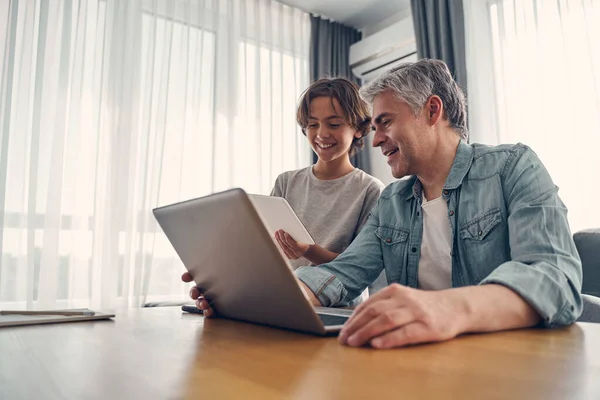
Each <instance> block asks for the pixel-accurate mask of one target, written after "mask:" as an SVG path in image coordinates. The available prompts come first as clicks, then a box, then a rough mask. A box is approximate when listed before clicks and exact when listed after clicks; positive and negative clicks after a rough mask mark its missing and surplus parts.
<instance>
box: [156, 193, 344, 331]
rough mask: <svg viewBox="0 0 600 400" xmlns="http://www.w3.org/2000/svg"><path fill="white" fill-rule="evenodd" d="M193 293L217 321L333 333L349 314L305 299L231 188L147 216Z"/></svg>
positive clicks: (246, 202)
mask: <svg viewBox="0 0 600 400" xmlns="http://www.w3.org/2000/svg"><path fill="white" fill-rule="evenodd" d="M153 213H154V216H155V218H156V220H157V221H158V224H159V225H160V227H161V228H162V230H163V231H164V232H165V234H166V236H167V238H168V239H169V241H170V242H171V244H172V245H173V247H174V249H175V251H176V252H177V255H178V256H179V258H181V261H182V262H183V264H184V266H185V267H186V268H187V270H188V271H189V272H190V273H191V274H192V275H193V276H194V280H195V282H196V284H197V285H198V287H199V288H200V289H201V290H202V292H203V293H204V295H205V296H206V298H208V299H210V301H211V302H212V306H213V308H214V309H215V311H216V312H217V314H218V315H219V316H221V317H225V318H231V319H235V320H240V321H246V322H251V323H256V324H262V325H268V326H272V327H277V328H284V329H290V330H295V331H301V332H307V333H313V334H317V335H335V334H337V333H338V332H339V331H340V329H341V328H342V325H343V324H344V322H346V320H347V319H348V318H349V317H350V314H351V311H350V310H342V309H335V308H326V307H318V308H315V307H313V306H312V304H311V303H310V302H309V301H308V299H306V297H305V296H304V294H303V293H302V290H301V289H300V286H299V285H298V281H297V278H296V277H295V275H294V274H293V272H292V268H291V265H290V264H289V262H288V260H287V258H286V257H285V256H284V255H283V254H282V253H281V252H280V250H279V249H278V247H277V244H276V243H275V239H274V238H273V237H272V236H271V234H270V233H269V231H268V229H267V228H266V226H265V225H264V223H263V221H262V219H261V217H260V216H259V214H258V212H257V210H256V208H255V207H254V204H253V203H252V201H251V200H250V198H249V197H248V195H247V194H246V192H244V191H243V190H242V189H231V190H227V191H224V192H220V193H215V194H211V195H209V196H206V197H202V198H198V199H194V200H188V201H184V202H181V203H177V204H172V205H169V206H165V207H159V208H156V209H154V210H153Z"/></svg>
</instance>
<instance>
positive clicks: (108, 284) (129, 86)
mask: <svg viewBox="0 0 600 400" xmlns="http://www.w3.org/2000/svg"><path fill="white" fill-rule="evenodd" d="M309 34H310V22H309V17H308V15H307V14H305V13H303V12H300V11H298V10H295V9H292V8H290V7H287V6H283V5H281V4H280V3H277V2H274V1H270V0H213V1H210V0H204V1H203V0H177V1H171V0H162V1H161V0H154V1H150V0H147V1H142V0H128V1H116V0H81V1H77V0H63V1H60V0H53V1H47V0H21V1H15V0H12V1H2V2H0V54H1V55H2V63H1V64H0V99H1V101H0V253H1V257H2V258H1V260H0V261H1V264H0V303H2V305H3V306H17V307H28V308H51V307H85V306H88V307H97V308H113V307H123V306H139V305H141V304H143V303H144V302H145V301H152V300H170V299H185V298H186V294H187V288H186V286H185V285H183V284H182V283H181V282H180V280H179V277H180V275H181V272H183V270H184V269H183V266H182V265H181V264H180V262H179V260H178V259H177V257H176V255H175V253H174V251H173V250H172V248H171V246H170V245H169V244H168V242H167V241H166V238H165V237H164V235H163V234H162V232H161V231H160V230H159V229H158V227H157V225H156V224H155V221H154V219H153V217H152V214H151V209H152V208H154V207H156V206H157V205H165V204H168V203H172V202H176V201H179V200H184V199H188V198H192V197H197V196H202V195H206V194H208V193H211V192H214V191H218V190H222V189H226V188H229V187H234V186H239V187H243V188H245V189H246V190H247V191H249V192H258V193H268V192H269V191H270V189H271V185H272V183H273V182H274V179H275V177H276V176H277V174H278V173H280V172H282V171H284V170H288V169H293V168H300V167H302V166H306V165H309V163H310V150H309V147H308V145H307V143H306V142H305V140H304V139H303V137H302V134H301V132H300V131H299V130H298V129H297V127H296V124H295V106H296V101H297V99H298V98H299V96H300V94H301V91H302V90H303V89H304V88H305V87H306V86H307V84H308V43H309ZM223 240H226V238H223Z"/></svg>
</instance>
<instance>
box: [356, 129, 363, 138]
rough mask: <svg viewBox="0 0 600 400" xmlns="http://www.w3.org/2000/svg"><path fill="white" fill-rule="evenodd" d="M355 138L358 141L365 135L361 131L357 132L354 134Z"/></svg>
mask: <svg viewBox="0 0 600 400" xmlns="http://www.w3.org/2000/svg"><path fill="white" fill-rule="evenodd" d="M354 137H355V138H357V139H360V138H361V137H363V134H362V132H360V131H356V132H354Z"/></svg>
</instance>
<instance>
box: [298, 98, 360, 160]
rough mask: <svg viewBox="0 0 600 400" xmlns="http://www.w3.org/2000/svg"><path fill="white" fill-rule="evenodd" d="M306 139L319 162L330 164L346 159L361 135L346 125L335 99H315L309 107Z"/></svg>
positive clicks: (340, 108) (344, 117)
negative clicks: (356, 139)
mask: <svg viewBox="0 0 600 400" xmlns="http://www.w3.org/2000/svg"><path fill="white" fill-rule="evenodd" d="M306 137H307V138H308V141H309V143H310V146H311V147H312V149H313V150H314V152H315V153H316V154H317V156H318V157H319V160H321V161H323V162H332V161H335V160H337V159H339V158H340V157H346V156H347V154H348V151H349V150H350V147H351V146H352V141H353V140H354V138H355V137H357V138H360V137H361V134H360V132H357V131H356V130H354V129H353V128H352V127H351V126H350V125H348V123H347V122H346V116H345V115H344V114H343V112H342V107H341V106H340V103H339V102H338V100H337V99H335V98H331V97H317V98H315V99H313V100H312V101H311V102H310V105H309V116H308V126H307V127H306Z"/></svg>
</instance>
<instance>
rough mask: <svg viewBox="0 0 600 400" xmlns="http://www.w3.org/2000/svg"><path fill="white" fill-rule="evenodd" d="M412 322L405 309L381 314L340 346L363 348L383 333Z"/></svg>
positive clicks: (412, 318) (409, 314)
mask: <svg viewBox="0 0 600 400" xmlns="http://www.w3.org/2000/svg"><path fill="white" fill-rule="evenodd" d="M413 321H414V315H413V314H412V313H411V312H410V311H409V310H408V309H406V308H399V309H392V310H388V311H385V312H382V313H381V314H379V316H377V317H376V318H374V319H372V320H370V321H369V322H367V323H366V324H365V325H364V326H362V327H361V328H359V329H358V330H356V331H355V332H354V333H353V334H352V335H350V336H349V337H348V338H347V339H346V341H345V342H344V341H343V339H342V338H340V342H341V343H342V344H347V345H348V346H355V347H358V346H364V345H365V344H367V343H369V341H370V340H371V339H374V338H376V337H378V336H381V335H383V334H385V333H388V332H390V331H393V330H395V329H398V328H399V327H402V326H404V325H406V324H409V323H411V322H413Z"/></svg>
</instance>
